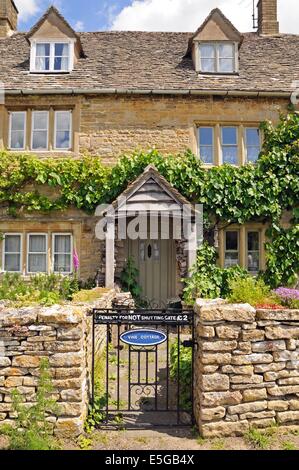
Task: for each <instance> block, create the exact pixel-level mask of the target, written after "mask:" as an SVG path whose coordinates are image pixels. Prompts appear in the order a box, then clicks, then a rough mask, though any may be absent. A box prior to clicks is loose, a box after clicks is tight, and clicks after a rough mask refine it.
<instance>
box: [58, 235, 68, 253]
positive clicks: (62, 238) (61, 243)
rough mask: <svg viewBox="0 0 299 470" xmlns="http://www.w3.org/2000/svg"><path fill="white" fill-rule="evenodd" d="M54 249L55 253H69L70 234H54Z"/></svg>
mask: <svg viewBox="0 0 299 470" xmlns="http://www.w3.org/2000/svg"><path fill="white" fill-rule="evenodd" d="M54 251H55V253H71V236H70V235H55V241H54Z"/></svg>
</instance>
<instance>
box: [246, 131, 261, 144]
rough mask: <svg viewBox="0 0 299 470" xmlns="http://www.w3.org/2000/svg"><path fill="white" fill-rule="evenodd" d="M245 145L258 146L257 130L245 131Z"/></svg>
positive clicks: (258, 132)
mask: <svg viewBox="0 0 299 470" xmlns="http://www.w3.org/2000/svg"><path fill="white" fill-rule="evenodd" d="M246 144H247V145H253V146H255V147H259V146H260V131H259V129H258V128H250V129H246Z"/></svg>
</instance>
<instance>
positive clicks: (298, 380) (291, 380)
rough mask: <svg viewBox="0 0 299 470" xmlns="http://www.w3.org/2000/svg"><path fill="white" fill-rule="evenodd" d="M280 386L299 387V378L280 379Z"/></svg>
mask: <svg viewBox="0 0 299 470" xmlns="http://www.w3.org/2000/svg"><path fill="white" fill-rule="evenodd" d="M278 385H299V377H288V378H286V379H279V380H278Z"/></svg>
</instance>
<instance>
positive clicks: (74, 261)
mask: <svg viewBox="0 0 299 470" xmlns="http://www.w3.org/2000/svg"><path fill="white" fill-rule="evenodd" d="M73 263H74V268H75V271H76V272H77V271H78V269H79V266H80V262H79V256H78V253H77V251H76V250H74V253H73Z"/></svg>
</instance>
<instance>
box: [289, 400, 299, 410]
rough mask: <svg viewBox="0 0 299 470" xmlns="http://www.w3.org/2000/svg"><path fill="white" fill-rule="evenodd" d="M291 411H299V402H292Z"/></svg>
mask: <svg viewBox="0 0 299 470" xmlns="http://www.w3.org/2000/svg"><path fill="white" fill-rule="evenodd" d="M289 404H290V410H296V411H299V400H290V401H289Z"/></svg>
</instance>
